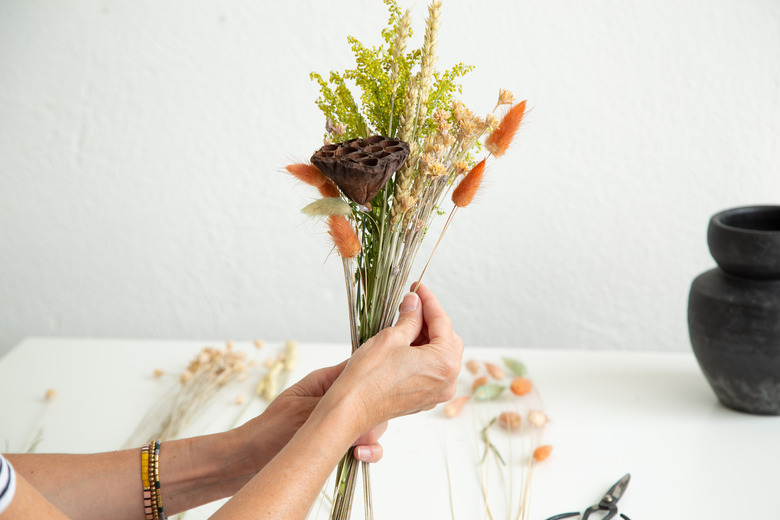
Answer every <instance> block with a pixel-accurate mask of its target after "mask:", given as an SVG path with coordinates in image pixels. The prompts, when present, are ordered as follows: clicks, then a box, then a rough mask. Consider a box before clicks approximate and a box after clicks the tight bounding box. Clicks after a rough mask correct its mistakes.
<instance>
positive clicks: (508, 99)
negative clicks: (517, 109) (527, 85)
mask: <svg viewBox="0 0 780 520" xmlns="http://www.w3.org/2000/svg"><path fill="white" fill-rule="evenodd" d="M514 102H515V96H514V94H512V92H510V91H509V90H507V89H505V88H502V89H499V91H498V104H499V105H511V104H512V103H514Z"/></svg>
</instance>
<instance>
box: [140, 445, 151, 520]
mask: <svg viewBox="0 0 780 520" xmlns="http://www.w3.org/2000/svg"><path fill="white" fill-rule="evenodd" d="M141 482H143V486H144V515H145V516H146V520H153V519H154V513H153V510H154V509H153V506H152V487H151V484H150V482H149V444H144V445H143V446H142V447H141Z"/></svg>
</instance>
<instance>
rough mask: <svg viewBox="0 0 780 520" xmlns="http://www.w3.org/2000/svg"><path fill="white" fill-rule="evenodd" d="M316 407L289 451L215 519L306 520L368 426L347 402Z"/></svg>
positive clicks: (237, 495)
mask: <svg viewBox="0 0 780 520" xmlns="http://www.w3.org/2000/svg"><path fill="white" fill-rule="evenodd" d="M333 401H335V404H334V405H331V404H328V403H324V402H323V404H322V405H321V406H318V407H317V408H316V409H315V411H314V412H313V413H312V415H311V417H310V418H309V420H308V421H306V423H305V424H304V425H303V426H302V427H301V429H300V430H298V432H297V433H296V434H295V436H294V437H293V438H292V439H291V440H290V442H289V443H288V444H287V445H286V446H285V448H284V449H283V450H282V451H281V452H279V454H278V455H277V456H276V457H275V458H274V459H273V460H272V461H271V462H270V463H268V464H267V465H266V467H265V468H263V470H262V471H261V472H260V473H258V474H257V475H256V476H255V477H254V478H253V479H252V480H251V481H250V482H249V483H248V484H247V485H246V486H244V487H243V488H242V489H241V490H240V491H239V492H238V493H237V494H236V495H235V496H234V497H233V498H232V499H231V500H230V501H229V502H227V503H226V504H225V505H224V506H223V507H222V508H221V509H220V510H219V511H217V513H216V514H215V515H214V516H212V519H215V520H219V519H230V520H242V519H250V518H251V519H274V520H295V519H303V518H305V517H306V515H307V513H308V512H309V508H310V506H311V504H312V503H313V502H314V500H315V499H316V498H317V495H318V494H319V492H320V490H321V489H322V487H323V486H324V484H325V482H326V480H327V478H328V476H329V475H330V473H331V472H332V471H333V468H334V467H335V466H336V464H337V463H338V461H339V459H340V458H341V457H342V456H343V455H344V453H345V452H346V450H347V449H348V448H349V447H350V446H351V445H352V443H353V442H354V440H355V439H356V438H357V437H358V436H359V435H360V433H361V432H362V430H363V429H366V426H363V425H360V424H358V421H357V420H356V418H355V413H354V409H351V408H350V407H349V405H347V404H345V402H344V401H343V400H338V399H335V400H333Z"/></svg>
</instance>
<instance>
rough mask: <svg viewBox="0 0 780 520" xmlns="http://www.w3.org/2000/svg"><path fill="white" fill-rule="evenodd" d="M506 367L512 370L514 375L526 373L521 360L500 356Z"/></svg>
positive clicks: (519, 375) (526, 370)
mask: <svg viewBox="0 0 780 520" xmlns="http://www.w3.org/2000/svg"><path fill="white" fill-rule="evenodd" d="M501 359H503V360H504V364H505V365H506V367H507V368H508V369H509V370H511V371H512V373H513V374H514V375H515V376H516V377H523V376H525V375H526V374H527V373H528V369H527V368H526V366H525V364H523V363H522V362H520V361H518V360H516V359H512V358H501Z"/></svg>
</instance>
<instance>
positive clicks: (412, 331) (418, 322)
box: [393, 292, 423, 344]
mask: <svg viewBox="0 0 780 520" xmlns="http://www.w3.org/2000/svg"><path fill="white" fill-rule="evenodd" d="M398 310H399V311H400V314H399V315H398V321H397V322H396V324H395V327H393V328H395V329H397V330H399V331H401V332H402V333H403V335H404V337H406V338H408V340H409V343H410V344H411V342H413V341H414V340H415V339H417V336H419V335H420V332H421V331H422V326H423V312H422V304H421V303H420V297H419V296H417V294H415V293H412V292H410V293H406V296H404V299H403V301H402V302H401V305H400V307H399V308H398Z"/></svg>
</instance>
